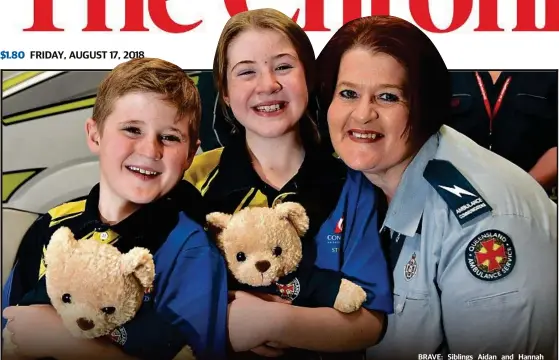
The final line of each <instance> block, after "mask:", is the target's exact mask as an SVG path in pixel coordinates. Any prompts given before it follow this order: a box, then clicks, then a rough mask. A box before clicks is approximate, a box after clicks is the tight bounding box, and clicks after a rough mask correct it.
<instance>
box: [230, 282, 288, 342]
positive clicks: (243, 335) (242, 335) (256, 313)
mask: <svg viewBox="0 0 559 360" xmlns="http://www.w3.org/2000/svg"><path fill="white" fill-rule="evenodd" d="M229 299H230V303H229V312H228V327H229V341H230V342H231V346H232V348H233V350H234V351H236V352H241V351H248V350H251V349H255V348H261V347H262V346H263V345H264V344H266V343H268V342H272V341H273V336H272V334H274V333H275V332H276V331H279V329H280V328H281V326H283V324H282V322H281V319H280V318H279V317H278V316H276V314H277V308H276V306H278V305H279V304H278V303H276V302H269V301H266V300H262V299H261V298H259V297H257V296H254V295H251V294H249V293H246V292H242V291H234V292H230V293H229ZM282 306H283V305H282ZM266 350H273V349H272V348H270V349H266ZM266 350H264V349H259V350H257V351H261V352H262V351H264V352H267V351H266Z"/></svg>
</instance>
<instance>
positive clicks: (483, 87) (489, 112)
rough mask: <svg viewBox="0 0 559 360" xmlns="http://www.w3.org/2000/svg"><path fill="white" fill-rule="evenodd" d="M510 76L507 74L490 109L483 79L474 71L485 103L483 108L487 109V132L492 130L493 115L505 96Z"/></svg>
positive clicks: (497, 110)
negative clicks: (493, 105)
mask: <svg viewBox="0 0 559 360" xmlns="http://www.w3.org/2000/svg"><path fill="white" fill-rule="evenodd" d="M511 78H512V77H511V76H509V77H508V78H507V80H506V81H505V84H504V85H503V88H502V89H501V92H500V93H499V97H498V98H497V102H496V103H495V107H494V108H493V111H491V104H490V103H489V99H488V98H487V91H485V86H483V81H482V80H481V76H479V73H478V72H477V71H476V79H477V84H478V85H479V89H480V90H481V96H482V97H483V103H484V104H485V110H486V111H487V115H488V116H489V133H490V134H491V133H492V132H493V119H494V118H495V116H496V115H497V113H498V112H499V109H500V108H501V104H502V103H503V97H504V96H505V92H506V91H507V88H508V87H509V84H510V81H511Z"/></svg>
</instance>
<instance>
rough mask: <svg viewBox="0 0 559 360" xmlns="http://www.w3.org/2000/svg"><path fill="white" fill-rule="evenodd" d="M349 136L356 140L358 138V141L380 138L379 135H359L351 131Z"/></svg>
mask: <svg viewBox="0 0 559 360" xmlns="http://www.w3.org/2000/svg"><path fill="white" fill-rule="evenodd" d="M351 135H353V136H355V137H356V138H359V139H372V140H374V139H376V138H377V137H381V136H382V135H381V134H374V133H373V134H371V133H359V132H355V131H352V132H351Z"/></svg>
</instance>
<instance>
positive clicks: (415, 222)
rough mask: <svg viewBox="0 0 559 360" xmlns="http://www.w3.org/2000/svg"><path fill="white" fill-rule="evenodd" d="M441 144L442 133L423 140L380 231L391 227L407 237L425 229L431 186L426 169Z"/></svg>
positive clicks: (407, 169) (397, 190) (405, 173)
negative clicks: (426, 205) (424, 210)
mask: <svg viewBox="0 0 559 360" xmlns="http://www.w3.org/2000/svg"><path fill="white" fill-rule="evenodd" d="M438 146H439V133H437V134H434V135H433V136H431V137H430V138H429V140H427V142H425V144H423V146H422V147H421V149H419V152H418V153H417V154H416V155H415V157H414V158H413V160H412V161H411V163H410V164H409V165H408V167H407V168H406V170H405V171H404V174H403V175H402V179H401V180H400V184H399V185H398V188H397V189H396V194H395V195H394V197H393V198H392V201H391V202H390V205H389V207H388V211H387V213H386V218H385V219H384V223H383V224H382V228H381V230H380V231H383V230H384V228H385V227H388V228H390V229H392V230H393V231H396V232H398V233H400V234H403V235H405V236H407V237H413V236H414V235H415V234H416V233H418V232H420V231H421V230H420V229H419V226H420V223H421V218H422V216H423V209H424V207H425V201H426V199H427V194H428V192H429V188H430V185H429V183H428V182H427V180H425V179H424V178H423V171H424V170H425V167H426V166H427V163H428V162H429V160H431V159H433V158H434V157H435V153H436V152H437V149H438Z"/></svg>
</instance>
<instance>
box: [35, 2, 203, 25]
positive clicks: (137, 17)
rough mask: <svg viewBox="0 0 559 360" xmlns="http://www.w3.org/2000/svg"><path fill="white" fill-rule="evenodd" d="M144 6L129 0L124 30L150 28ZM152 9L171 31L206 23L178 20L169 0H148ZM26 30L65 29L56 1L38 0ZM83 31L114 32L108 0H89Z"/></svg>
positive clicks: (155, 19)
mask: <svg viewBox="0 0 559 360" xmlns="http://www.w3.org/2000/svg"><path fill="white" fill-rule="evenodd" d="M143 6H144V4H143V1H142V0H126V2H125V24H124V27H123V28H122V29H121V30H122V31H149V29H148V28H146V27H145V26H144V21H143V17H144V9H143ZM148 11H149V15H150V17H151V19H152V21H153V23H154V24H155V26H157V27H158V28H159V29H161V30H163V31H165V32H168V33H184V32H188V31H190V30H193V29H194V28H196V27H197V26H198V25H200V24H201V23H202V20H199V21H197V22H195V23H193V24H179V23H177V22H176V21H174V20H173V19H172V18H171V16H170V15H169V12H168V10H167V1H166V0H148ZM24 31H64V29H61V28H57V27H55V26H54V24H53V0H34V9H33V26H31V27H30V28H27V29H24ZM83 31H98V32H102V31H112V29H111V28H109V27H107V24H106V0H87V25H86V27H85V28H83Z"/></svg>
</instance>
